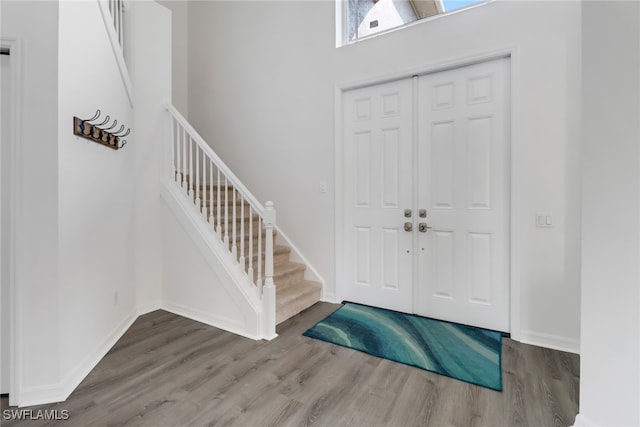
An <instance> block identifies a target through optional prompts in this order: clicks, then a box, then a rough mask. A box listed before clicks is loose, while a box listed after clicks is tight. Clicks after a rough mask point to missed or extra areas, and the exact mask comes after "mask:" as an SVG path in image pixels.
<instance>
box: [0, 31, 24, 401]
mask: <svg viewBox="0 0 640 427" xmlns="http://www.w3.org/2000/svg"><path fill="white" fill-rule="evenodd" d="M0 45H1V46H2V47H8V48H9V49H10V51H11V71H10V73H11V83H12V86H13V90H12V91H11V99H10V101H9V102H10V104H11V105H12V109H13V111H14V116H13V120H12V123H11V134H12V138H10V140H9V141H8V142H6V141H4V142H3V143H4V144H8V145H9V152H10V153H11V159H10V162H9V164H10V166H9V174H8V176H9V177H10V178H9V185H8V188H9V190H8V191H9V195H8V197H9V201H10V202H9V206H8V209H7V210H8V212H3V213H8V215H9V221H10V222H9V230H10V231H11V233H10V234H9V241H8V243H7V246H8V247H4V248H2V249H3V250H8V251H9V258H8V261H7V264H8V265H2V268H3V269H8V270H9V404H10V405H12V406H15V405H18V404H19V402H20V384H21V383H22V381H21V378H22V376H21V373H22V363H21V362H22V358H21V351H20V350H21V348H22V347H21V344H22V337H23V334H22V333H21V328H20V326H21V325H20V321H19V319H20V316H18V311H19V308H20V305H19V303H20V295H19V293H20V290H19V289H18V287H17V286H16V277H15V274H16V262H17V261H16V235H15V230H16V215H17V212H18V211H19V209H18V206H17V204H18V203H20V200H19V197H17V188H18V180H19V177H20V174H21V158H22V157H21V154H20V147H21V146H22V144H21V143H20V142H21V137H22V135H21V126H20V124H21V123H22V78H21V76H22V72H21V68H22V49H21V43H20V41H19V40H15V39H9V38H1V39H0Z"/></svg>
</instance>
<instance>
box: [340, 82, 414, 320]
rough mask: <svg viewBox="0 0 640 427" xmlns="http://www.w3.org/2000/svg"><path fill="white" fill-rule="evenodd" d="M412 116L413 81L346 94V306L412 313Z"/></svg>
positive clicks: (377, 86)
mask: <svg viewBox="0 0 640 427" xmlns="http://www.w3.org/2000/svg"><path fill="white" fill-rule="evenodd" d="M411 117H412V85H411V81H410V80H406V81H398V82H391V83H386V84H381V85H376V86H372V87H367V88H362V89H357V90H353V91H349V92H347V93H346V94H345V98H344V135H343V137H344V139H343V140H344V159H345V164H346V165H347V167H346V168H345V212H344V215H345V224H346V225H345V229H344V239H345V257H346V259H345V265H346V266H347V270H348V271H347V274H346V276H347V277H346V283H347V286H346V288H347V289H345V291H346V292H345V295H346V299H347V300H351V301H357V302H361V303H364V304H370V305H375V306H379V307H386V308H390V309H394V310H400V311H411V310H412V291H413V278H412V274H411V272H412V259H411V256H412V254H411V252H412V244H413V240H412V234H413V233H411V232H406V231H404V229H403V224H404V222H405V218H404V216H403V213H404V209H406V208H410V207H411V198H412V194H413V193H412V191H413V189H412V180H411V172H410V171H411V161H412V157H411V154H412V149H411V146H412V137H413V136H412V120H411ZM406 220H407V221H411V220H412V218H407V219H406Z"/></svg>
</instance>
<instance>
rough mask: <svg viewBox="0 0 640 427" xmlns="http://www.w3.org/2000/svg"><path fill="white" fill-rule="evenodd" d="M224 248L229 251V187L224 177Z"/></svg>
mask: <svg viewBox="0 0 640 427" xmlns="http://www.w3.org/2000/svg"><path fill="white" fill-rule="evenodd" d="M224 246H225V247H226V248H227V249H229V187H228V183H227V177H226V176H225V177H224Z"/></svg>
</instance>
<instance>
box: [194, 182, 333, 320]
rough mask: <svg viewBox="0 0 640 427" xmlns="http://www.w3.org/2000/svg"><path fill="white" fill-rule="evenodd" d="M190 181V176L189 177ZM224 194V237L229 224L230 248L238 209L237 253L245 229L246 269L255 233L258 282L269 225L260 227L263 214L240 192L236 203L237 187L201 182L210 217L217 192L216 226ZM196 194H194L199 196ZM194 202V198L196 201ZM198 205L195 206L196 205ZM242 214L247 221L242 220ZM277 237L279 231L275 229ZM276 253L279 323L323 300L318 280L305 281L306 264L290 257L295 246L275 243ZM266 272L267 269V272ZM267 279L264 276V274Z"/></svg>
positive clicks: (202, 202)
mask: <svg viewBox="0 0 640 427" xmlns="http://www.w3.org/2000/svg"><path fill="white" fill-rule="evenodd" d="M186 180H187V183H188V182H189V177H188V176H186ZM219 190H221V194H220V202H221V206H220V213H221V218H220V224H221V227H222V233H223V235H222V237H223V238H224V230H225V229H226V225H227V224H228V225H229V230H228V233H229V250H231V248H232V246H233V229H232V227H233V212H234V210H235V215H236V223H235V231H236V243H237V245H238V246H237V256H238V258H239V257H240V252H241V248H240V246H239V242H240V240H241V234H242V233H241V231H242V229H243V228H244V255H245V269H246V268H247V267H248V265H249V242H250V234H251V235H252V236H253V259H252V265H253V267H254V269H256V271H254V282H255V281H256V279H257V275H258V272H257V267H258V257H259V256H260V257H261V258H262V265H263V266H264V259H265V255H264V249H265V244H266V238H265V233H266V231H265V228H264V224H263V226H262V227H260V222H259V217H258V215H257V214H256V213H255V211H254V210H253V209H250V205H249V203H248V202H247V201H244V200H241V198H240V196H239V194H237V193H236V201H235V204H234V203H233V187H232V186H227V187H226V188H225V187H224V186H223V187H221V188H219V187H218V185H217V184H215V185H214V186H213V188H211V187H209V186H208V185H201V186H200V188H194V193H196V194H195V196H197V197H198V198H199V202H200V211H201V212H204V213H205V216H206V217H207V218H208V217H209V208H210V207H211V196H212V194H213V214H214V216H216V218H215V219H214V225H215V227H217V226H218V220H217V214H218V206H217V203H218V191H219ZM225 191H226V192H227V193H226V194H227V196H228V198H227V219H226V220H225ZM195 196H194V197H195ZM192 201H193V200H192ZM194 208H195V206H194ZM241 216H242V217H243V218H244V220H241ZM250 224H251V233H249V226H250ZM260 234H261V237H262V238H261V244H262V253H260V254H258V236H259V235H260ZM273 234H274V239H275V235H276V230H275V229H274V230H273ZM273 250H274V253H273V264H274V265H273V270H274V271H273V281H274V283H275V286H276V323H277V324H278V323H281V322H283V321H285V320H287V319H288V318H290V317H292V316H295V315H296V314H298V313H300V312H301V311H302V310H305V309H306V308H308V307H310V306H312V305H313V304H315V303H316V302H318V301H320V297H321V291H322V285H321V284H320V283H318V282H313V281H309V280H305V278H304V272H305V269H306V266H305V265H304V264H300V263H297V262H292V261H290V260H289V257H290V254H291V248H290V247H288V246H286V245H277V244H274V249H273ZM263 273H264V272H263ZM263 279H264V277H263Z"/></svg>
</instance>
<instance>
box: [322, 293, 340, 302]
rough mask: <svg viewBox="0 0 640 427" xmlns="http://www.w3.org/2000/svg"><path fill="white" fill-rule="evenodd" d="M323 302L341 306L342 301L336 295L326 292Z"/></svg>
mask: <svg viewBox="0 0 640 427" xmlns="http://www.w3.org/2000/svg"><path fill="white" fill-rule="evenodd" d="M322 301H323V302H330V303H332V304H340V303H341V302H342V301H340V300H339V299H338V297H337V296H336V294H334V293H329V292H325V293H324V294H323V295H322Z"/></svg>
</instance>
